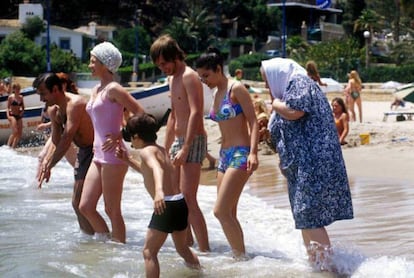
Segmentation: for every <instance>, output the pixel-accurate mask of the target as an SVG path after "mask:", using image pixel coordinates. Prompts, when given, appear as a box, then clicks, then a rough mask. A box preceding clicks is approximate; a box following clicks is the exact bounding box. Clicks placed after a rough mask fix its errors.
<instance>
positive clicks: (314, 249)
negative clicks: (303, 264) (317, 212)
mask: <svg viewBox="0 0 414 278" xmlns="http://www.w3.org/2000/svg"><path fill="white" fill-rule="evenodd" d="M302 237H303V242H304V244H305V247H306V250H307V252H308V256H309V261H310V263H311V264H312V265H313V266H314V267H316V268H318V269H319V270H330V271H332V270H334V269H333V268H332V267H333V266H332V264H331V261H330V256H331V255H332V250H331V242H330V240H329V236H328V233H327V232H326V229H325V227H322V228H316V229H303V230H302Z"/></svg>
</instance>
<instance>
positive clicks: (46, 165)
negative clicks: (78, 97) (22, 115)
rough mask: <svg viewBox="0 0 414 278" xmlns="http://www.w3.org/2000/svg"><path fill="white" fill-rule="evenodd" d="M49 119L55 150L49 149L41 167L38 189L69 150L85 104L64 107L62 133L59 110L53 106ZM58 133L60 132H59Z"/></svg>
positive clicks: (78, 103) (69, 104) (79, 103)
mask: <svg viewBox="0 0 414 278" xmlns="http://www.w3.org/2000/svg"><path fill="white" fill-rule="evenodd" d="M50 110H51V113H50V118H51V121H52V143H53V145H54V146H55V148H52V149H50V153H49V154H48V155H47V156H46V158H45V161H44V162H43V165H42V172H41V174H40V177H39V180H38V181H39V184H38V187H39V188H40V187H41V186H42V183H43V181H44V180H46V182H48V181H49V178H50V170H51V169H52V168H53V167H54V166H55V165H56V163H58V161H60V160H61V159H62V157H63V156H64V155H65V153H66V152H67V150H68V149H69V147H70V145H71V143H72V141H73V138H74V137H75V134H76V132H77V131H78V129H79V125H80V121H81V116H82V115H83V113H85V104H84V103H83V102H77V103H70V102H68V104H67V107H66V118H67V120H66V125H65V129H64V130H63V132H62V124H61V121H60V119H58V112H59V111H58V110H59V108H58V107H57V106H55V107H54V108H53V109H50ZM59 131H60V132H59Z"/></svg>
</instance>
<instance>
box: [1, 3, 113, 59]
mask: <svg viewBox="0 0 414 278" xmlns="http://www.w3.org/2000/svg"><path fill="white" fill-rule="evenodd" d="M35 16H38V17H39V18H40V19H42V20H44V15H43V6H42V5H41V4H30V3H29V1H24V3H22V4H19V18H18V19H0V41H1V40H3V39H4V38H5V37H6V36H7V35H8V34H10V33H13V32H15V31H18V30H20V29H21V27H22V25H23V24H24V23H25V22H26V20H27V19H28V18H30V17H35ZM45 24H47V23H46V22H45ZM113 31H115V27H113V26H98V25H97V24H96V23H95V22H91V23H90V24H89V26H86V27H85V26H82V27H79V28H77V29H74V30H72V29H68V28H64V27H59V26H56V25H50V27H49V34H50V44H51V45H52V44H55V45H57V46H58V47H59V48H60V49H63V50H65V51H68V52H71V53H73V54H74V55H75V56H76V57H78V58H82V55H83V53H84V50H85V49H87V48H90V47H92V46H93V44H94V42H95V41H97V40H112V38H113ZM83 38H88V39H89V40H85V41H89V42H90V43H87V45H84V40H83ZM35 42H36V43H37V44H38V45H46V43H47V33H46V32H44V33H42V34H40V35H39V36H38V37H37V38H36V39H35Z"/></svg>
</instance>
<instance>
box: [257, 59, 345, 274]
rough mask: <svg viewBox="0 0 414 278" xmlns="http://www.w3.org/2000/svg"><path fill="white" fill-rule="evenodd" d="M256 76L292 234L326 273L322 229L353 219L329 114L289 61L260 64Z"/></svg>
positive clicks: (307, 80) (312, 85)
mask: <svg viewBox="0 0 414 278" xmlns="http://www.w3.org/2000/svg"><path fill="white" fill-rule="evenodd" d="M261 73H262V77H263V79H264V80H265V83H266V87H267V88H269V90H270V93H271V98H272V108H273V112H272V116H271V119H270V122H269V129H270V133H271V140H272V143H273V144H274V145H275V147H276V149H277V151H278V154H279V158H280V169H281V172H282V174H283V175H284V176H285V177H286V179H287V184H288V192H289V201H290V205H291V209H292V213H293V218H294V221H295V226H296V229H300V230H301V231H302V237H303V241H304V244H305V246H306V248H307V251H308V255H309V259H310V261H311V262H312V263H315V264H317V265H318V267H319V268H320V269H323V270H330V266H329V259H328V257H329V254H330V253H331V248H330V247H331V242H330V239H329V236H328V233H327V231H326V228H325V227H326V226H328V225H329V224H331V223H333V222H334V221H336V220H342V219H352V218H353V208H352V200H351V193H350V190H349V184H348V178H347V173H346V169H345V163H344V160H343V157H342V151H341V146H340V144H339V140H338V135H337V131H336V128H335V124H334V120H333V116H332V110H331V108H330V105H329V102H328V101H327V99H326V97H325V95H324V94H323V93H322V91H321V89H320V88H319V87H318V85H317V84H316V83H315V82H314V81H313V80H311V79H310V78H309V77H308V76H307V72H306V70H305V69H304V68H302V67H301V66H300V65H299V64H297V63H296V62H294V61H293V60H291V59H285V58H274V59H270V60H265V61H262V67H261Z"/></svg>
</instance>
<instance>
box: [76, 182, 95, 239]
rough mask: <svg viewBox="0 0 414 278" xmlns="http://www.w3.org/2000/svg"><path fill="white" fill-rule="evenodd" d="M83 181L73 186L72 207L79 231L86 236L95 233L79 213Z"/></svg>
mask: <svg viewBox="0 0 414 278" xmlns="http://www.w3.org/2000/svg"><path fill="white" fill-rule="evenodd" d="M83 182H84V180H77V181H75V184H74V186H73V195H72V207H73V209H74V210H75V213H76V216H77V217H78V222H79V226H80V228H81V230H82V231H83V232H84V233H86V234H88V235H93V234H94V233H95V231H94V229H93V228H92V225H91V224H90V223H89V221H88V219H86V217H85V216H83V215H82V213H81V212H80V211H79V203H80V199H81V196H82V190H83Z"/></svg>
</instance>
